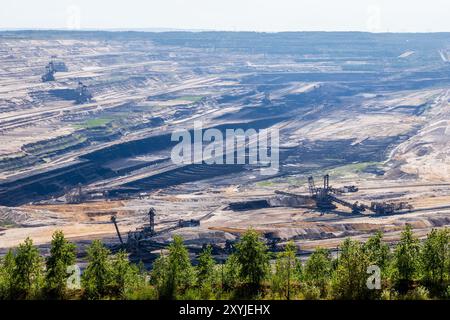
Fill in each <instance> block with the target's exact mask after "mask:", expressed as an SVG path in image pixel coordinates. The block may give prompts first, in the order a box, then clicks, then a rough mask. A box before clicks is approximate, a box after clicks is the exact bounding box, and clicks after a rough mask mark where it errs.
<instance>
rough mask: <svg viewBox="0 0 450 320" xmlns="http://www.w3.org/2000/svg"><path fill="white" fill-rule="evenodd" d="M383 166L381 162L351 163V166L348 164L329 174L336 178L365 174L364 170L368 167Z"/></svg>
mask: <svg viewBox="0 0 450 320" xmlns="http://www.w3.org/2000/svg"><path fill="white" fill-rule="evenodd" d="M381 164H382V163H381V162H375V161H368V162H358V163H351V164H346V165H343V166H340V167H337V168H334V169H331V170H329V174H330V175H334V176H342V175H345V174H351V173H362V172H364V170H366V169H367V167H370V166H379V165H381Z"/></svg>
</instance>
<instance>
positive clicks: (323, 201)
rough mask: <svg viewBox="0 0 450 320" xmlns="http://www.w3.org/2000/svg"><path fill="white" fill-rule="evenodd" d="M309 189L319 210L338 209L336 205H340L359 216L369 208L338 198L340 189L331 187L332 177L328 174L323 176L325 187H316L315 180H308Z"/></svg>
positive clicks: (311, 178) (310, 178)
mask: <svg viewBox="0 0 450 320" xmlns="http://www.w3.org/2000/svg"><path fill="white" fill-rule="evenodd" d="M308 189H309V194H310V196H311V198H313V199H314V200H315V201H316V205H317V208H319V209H321V210H332V209H336V205H335V204H334V203H339V204H340V205H343V206H345V207H348V208H350V209H352V213H355V214H359V213H361V212H362V211H365V210H366V209H367V206H365V205H362V204H359V203H358V202H354V203H350V202H348V201H345V200H342V199H339V198H337V197H336V196H335V195H334V194H339V193H340V191H339V189H335V188H333V187H331V186H330V176H329V175H328V174H326V175H324V176H323V186H322V187H316V186H315V183H314V178H313V177H309V178H308Z"/></svg>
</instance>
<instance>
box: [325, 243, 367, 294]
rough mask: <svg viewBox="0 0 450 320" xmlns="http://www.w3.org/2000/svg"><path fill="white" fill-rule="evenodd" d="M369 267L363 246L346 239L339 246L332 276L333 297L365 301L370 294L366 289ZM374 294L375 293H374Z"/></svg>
mask: <svg viewBox="0 0 450 320" xmlns="http://www.w3.org/2000/svg"><path fill="white" fill-rule="evenodd" d="M369 265H370V260H369V257H368V256H367V255H366V250H365V249H364V246H363V245H362V244H361V243H360V242H358V241H354V240H351V239H350V238H347V239H346V240H345V241H344V242H343V244H342V245H341V252H340V254H339V259H338V262H337V269H336V270H335V272H334V275H333V281H332V289H333V295H334V297H335V298H337V299H365V298H369V295H370V294H371V293H372V291H371V290H369V289H368V288H367V284H366V282H367V278H368V274H367V268H368V267H369ZM374 292H375V291H374Z"/></svg>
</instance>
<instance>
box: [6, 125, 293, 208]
mask: <svg viewBox="0 0 450 320" xmlns="http://www.w3.org/2000/svg"><path fill="white" fill-rule="evenodd" d="M284 119H285V118H271V119H262V120H256V121H252V122H248V123H230V124H223V125H220V126H216V127H215V128H217V129H219V130H221V131H222V132H225V130H226V129H236V128H242V129H244V130H246V129H248V128H255V129H263V128H267V127H269V126H271V125H273V124H275V123H277V122H279V121H282V120H284ZM204 129H205V130H206V129H207V128H204ZM191 134H192V131H191ZM170 138H171V134H169V133H167V134H163V135H157V136H151V137H148V138H144V139H140V140H134V141H129V142H124V143H120V144H116V145H113V146H110V147H107V148H104V149H100V150H98V151H94V152H91V153H89V154H86V155H83V156H81V157H80V160H81V161H80V162H79V163H77V164H73V165H70V166H67V167H62V168H58V169H54V170H50V171H46V172H42V173H39V174H35V175H32V176H28V177H22V178H18V179H15V180H10V181H6V182H3V183H1V184H0V205H5V206H17V205H22V204H25V203H28V202H31V201H39V200H43V199H48V198H49V197H52V196H61V195H63V194H64V193H65V191H67V190H68V189H71V188H74V187H75V186H77V185H79V184H82V185H85V184H88V183H92V182H95V181H99V180H102V179H108V178H114V177H119V176H120V175H125V174H127V173H129V172H131V171H132V170H134V169H136V167H130V168H128V169H121V170H120V172H117V171H113V170H111V169H108V168H106V166H105V165H106V164H107V163H108V162H111V161H115V160H118V159H124V158H127V157H132V156H138V155H148V154H151V153H154V152H158V151H163V150H166V149H169V148H171V147H173V146H174V145H176V144H177V143H178V142H177V141H171V139H170ZM149 165H150V163H149ZM140 167H141V168H142V166H140ZM240 170H244V167H243V166H239V165H228V166H227V165H206V164H202V165H189V166H185V167H182V168H176V169H174V170H171V171H169V172H165V173H162V174H159V175H156V176H153V177H151V178H149V179H143V180H140V181H137V182H133V183H131V184H129V185H126V187H133V188H138V189H142V190H152V189H154V188H161V187H168V186H173V185H177V184H180V183H185V182H193V181H199V180H203V179H207V178H211V177H215V176H220V175H223V174H229V173H233V172H238V171H240ZM137 191H138V190H137Z"/></svg>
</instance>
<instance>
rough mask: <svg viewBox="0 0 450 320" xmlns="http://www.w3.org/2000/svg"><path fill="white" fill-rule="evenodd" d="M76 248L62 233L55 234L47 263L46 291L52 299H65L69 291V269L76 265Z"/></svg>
mask: <svg viewBox="0 0 450 320" xmlns="http://www.w3.org/2000/svg"><path fill="white" fill-rule="evenodd" d="M75 257H76V247H75V245H74V244H73V243H71V242H69V241H67V240H66V239H65V237H64V233H63V232H62V231H56V232H55V233H53V236H52V242H51V248H50V256H49V257H48V258H47V261H46V275H45V290H46V293H47V296H48V297H50V298H64V297H65V294H66V291H67V278H68V277H69V276H70V274H68V273H67V267H69V266H71V265H73V264H74V263H75Z"/></svg>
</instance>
